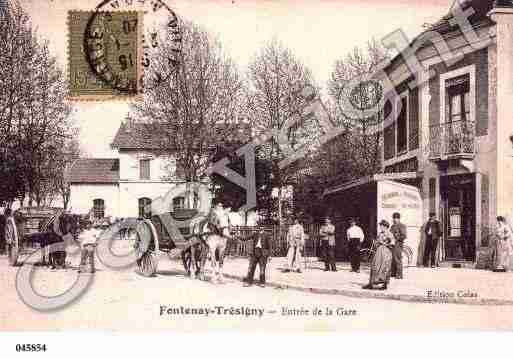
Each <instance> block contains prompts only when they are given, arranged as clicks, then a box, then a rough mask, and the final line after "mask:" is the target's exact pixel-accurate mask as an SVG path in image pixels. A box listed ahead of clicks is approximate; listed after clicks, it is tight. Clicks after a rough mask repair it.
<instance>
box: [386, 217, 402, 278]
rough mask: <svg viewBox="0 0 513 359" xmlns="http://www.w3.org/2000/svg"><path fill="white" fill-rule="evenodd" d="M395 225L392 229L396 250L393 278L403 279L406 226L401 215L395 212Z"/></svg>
mask: <svg viewBox="0 0 513 359" xmlns="http://www.w3.org/2000/svg"><path fill="white" fill-rule="evenodd" d="M392 220H393V222H394V224H392V227H390V232H391V233H392V235H393V236H394V240H395V243H394V249H393V251H392V254H393V261H392V277H395V278H397V279H403V245H404V241H405V240H406V226H405V225H404V224H402V223H401V214H400V213H398V212H395V213H394V214H393V215H392Z"/></svg>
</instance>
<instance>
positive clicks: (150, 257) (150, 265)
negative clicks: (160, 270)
mask: <svg viewBox="0 0 513 359" xmlns="http://www.w3.org/2000/svg"><path fill="white" fill-rule="evenodd" d="M137 267H138V268H139V273H140V274H141V275H143V276H145V277H152V276H154V275H155V274H156V273H157V267H158V259H157V255H156V254H155V253H154V252H153V251H148V252H146V253H144V254H143V255H142V256H141V257H140V258H139V259H138V260H137Z"/></svg>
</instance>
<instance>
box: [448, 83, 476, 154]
mask: <svg viewBox="0 0 513 359" xmlns="http://www.w3.org/2000/svg"><path fill="white" fill-rule="evenodd" d="M445 85H446V91H445V98H446V100H445V122H446V125H445V138H446V143H447V151H448V153H461V152H472V151H473V143H474V142H473V126H472V122H471V119H472V117H471V105H470V75H469V74H465V75H462V76H458V77H453V78H450V79H448V80H447V81H446V82H445Z"/></svg>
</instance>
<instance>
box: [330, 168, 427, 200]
mask: <svg viewBox="0 0 513 359" xmlns="http://www.w3.org/2000/svg"><path fill="white" fill-rule="evenodd" d="M421 177H422V174H421V173H419V172H398V173H378V174H375V175H372V176H365V177H362V178H359V179H356V180H353V181H349V182H345V183H342V184H340V185H338V186H334V187H332V188H328V189H326V190H325V191H324V194H323V196H327V195H330V194H334V193H339V192H344V191H346V190H348V189H352V188H355V187H359V186H363V185H366V184H369V183H373V182H380V181H394V180H406V179H415V178H421Z"/></svg>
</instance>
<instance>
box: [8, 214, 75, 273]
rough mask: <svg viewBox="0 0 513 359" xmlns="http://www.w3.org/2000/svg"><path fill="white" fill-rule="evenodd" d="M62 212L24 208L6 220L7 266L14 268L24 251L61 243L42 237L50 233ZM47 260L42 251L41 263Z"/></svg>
mask: <svg viewBox="0 0 513 359" xmlns="http://www.w3.org/2000/svg"><path fill="white" fill-rule="evenodd" d="M61 212H62V210H61V209H59V208H48V207H45V208H41V207H24V208H20V209H19V210H17V211H15V212H14V214H13V215H12V216H10V217H8V218H6V224H5V226H6V228H5V235H6V238H5V239H6V245H7V255H8V257H9V264H10V265H11V266H16V265H18V264H20V263H19V257H20V255H21V254H22V253H23V252H25V251H26V250H28V249H29V248H30V249H39V248H44V247H46V246H47V245H49V244H52V243H56V242H58V241H61V239H60V238H58V237H57V236H55V235H54V236H51V235H46V236H45V235H42V234H43V233H46V232H48V231H51V230H52V229H51V227H52V224H53V222H52V221H55V220H58V219H57V218H58V215H59V213H61ZM67 216H69V215H67ZM46 260H47V258H46V256H45V253H44V251H43V252H42V261H43V262H45V261H46Z"/></svg>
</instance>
